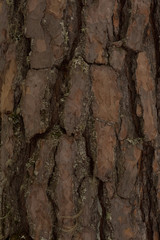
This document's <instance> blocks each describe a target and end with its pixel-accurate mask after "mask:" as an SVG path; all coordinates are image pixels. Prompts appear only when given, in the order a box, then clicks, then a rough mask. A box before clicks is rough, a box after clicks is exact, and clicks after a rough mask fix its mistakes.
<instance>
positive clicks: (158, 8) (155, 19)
mask: <svg viewBox="0 0 160 240" xmlns="http://www.w3.org/2000/svg"><path fill="white" fill-rule="evenodd" d="M150 12H151V14H150V22H151V25H152V32H153V37H154V46H155V56H156V78H155V81H156V85H155V86H156V97H157V104H156V107H157V116H158V131H159V133H160V118H159V116H160V67H159V66H160V39H159V35H160V30H159V29H160V19H159V12H160V4H159V2H158V1H157V0H153V1H152V4H151V11H150Z"/></svg>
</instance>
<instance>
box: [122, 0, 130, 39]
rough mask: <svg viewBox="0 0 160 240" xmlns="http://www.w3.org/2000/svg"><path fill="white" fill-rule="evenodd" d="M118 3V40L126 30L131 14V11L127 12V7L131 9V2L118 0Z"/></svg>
mask: <svg viewBox="0 0 160 240" xmlns="http://www.w3.org/2000/svg"><path fill="white" fill-rule="evenodd" d="M120 5H121V7H120V21H119V40H121V39H123V38H124V37H125V35H126V32H127V28H128V25H129V19H130V15H131V12H129V11H128V9H131V2H130V0H127V1H126V0H120ZM126 9H127V11H126Z"/></svg>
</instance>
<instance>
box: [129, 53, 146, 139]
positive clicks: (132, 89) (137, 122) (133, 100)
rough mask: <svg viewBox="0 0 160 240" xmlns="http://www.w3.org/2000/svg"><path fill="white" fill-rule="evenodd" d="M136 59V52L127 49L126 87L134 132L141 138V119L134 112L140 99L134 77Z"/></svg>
mask: <svg viewBox="0 0 160 240" xmlns="http://www.w3.org/2000/svg"><path fill="white" fill-rule="evenodd" d="M136 59H137V53H135V52H133V51H132V50H128V51H127V56H126V63H127V68H128V69H127V77H128V89H129V93H130V112H131V116H132V121H133V125H134V127H135V131H134V133H136V136H134V137H135V138H136V137H139V138H143V132H142V127H141V126H142V123H141V121H142V119H140V118H139V117H138V116H137V114H136V104H137V101H140V99H139V96H138V95H137V91H136V77H135V70H136V66H137V63H136Z"/></svg>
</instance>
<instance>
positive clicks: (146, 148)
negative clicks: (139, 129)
mask: <svg viewBox="0 0 160 240" xmlns="http://www.w3.org/2000/svg"><path fill="white" fill-rule="evenodd" d="M153 158H154V148H153V147H152V146H151V144H150V143H149V142H148V143H144V144H143V154H142V162H141V167H140V179H139V180H140V184H142V185H141V188H142V196H141V204H140V208H141V212H142V219H143V221H144V223H145V224H146V229H147V239H148V240H153V239H154V238H153V225H154V221H155V219H156V216H155V213H156V212H155V210H156V209H155V208H156V194H155V189H154V185H153V175H152V174H153V169H152V163H153ZM154 218H155V219H154Z"/></svg>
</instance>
